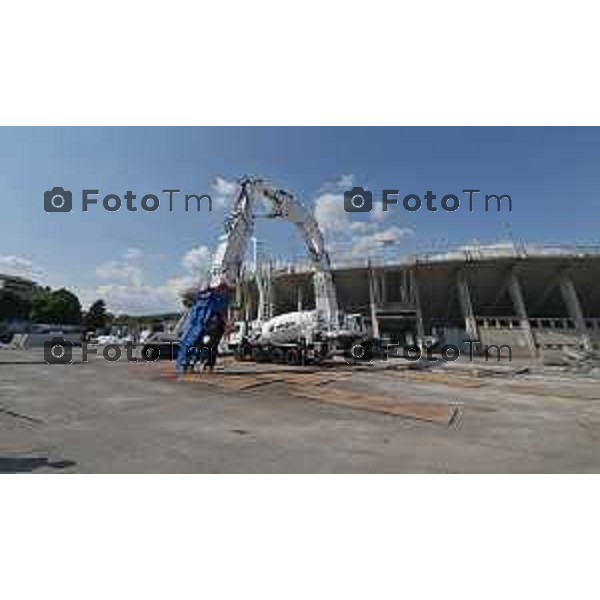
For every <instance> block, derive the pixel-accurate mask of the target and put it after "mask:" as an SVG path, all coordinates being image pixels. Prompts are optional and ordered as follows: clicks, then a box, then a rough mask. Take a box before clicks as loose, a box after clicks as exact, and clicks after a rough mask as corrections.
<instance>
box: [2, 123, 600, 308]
mask: <svg viewBox="0 0 600 600" xmlns="http://www.w3.org/2000/svg"><path fill="white" fill-rule="evenodd" d="M0 164H1V165H2V166H1V169H0V198H1V203H2V213H1V214H2V216H1V219H2V229H1V234H0V272H13V273H20V274H22V275H25V276H28V275H29V276H33V277H34V278H36V279H37V280H38V281H39V282H41V283H47V284H50V285H52V286H67V287H70V288H72V289H75V290H76V291H77V292H78V293H79V294H80V295H81V297H82V300H83V301H84V303H86V302H89V301H91V300H93V299H94V298H95V297H97V296H98V295H103V296H106V298H107V299H108V301H109V305H111V308H113V310H117V311H124V310H127V311H131V312H146V311H152V310H162V309H169V308H176V305H177V289H179V288H180V287H181V286H182V285H185V284H186V283H188V282H190V281H191V280H192V279H193V278H195V277H199V276H200V275H201V272H202V271H203V270H204V269H205V268H206V264H207V262H208V260H209V256H210V251H211V249H213V248H214V244H215V242H216V239H217V236H218V235H219V234H220V232H221V228H222V222H223V219H224V217H225V216H226V212H227V194H226V192H227V191H228V190H229V189H230V182H232V181H234V180H235V179H236V178H238V177H240V176H241V175H244V174H252V175H257V176H262V177H267V178H269V179H270V180H271V181H273V182H274V183H275V184H276V185H278V186H280V187H283V188H285V189H288V190H289V191H292V192H294V193H296V194H297V195H298V196H299V197H300V198H301V199H303V200H304V201H305V202H306V203H307V204H309V205H311V206H312V207H313V208H314V209H315V210H316V211H317V215H318V216H319V219H320V221H321V223H322V225H323V227H324V229H325V231H326V235H327V239H328V240H329V242H330V244H331V247H332V249H333V250H335V251H336V252H339V253H342V252H350V253H352V252H354V253H355V254H356V253H358V254H362V255H364V254H365V253H369V252H370V251H371V248H372V249H373V253H376V252H377V250H376V249H377V248H379V247H380V246H381V244H382V242H383V241H385V242H387V243H388V244H390V243H391V242H393V245H392V246H390V245H388V246H387V248H388V250H387V252H395V253H399V254H402V253H411V252H414V251H415V250H418V249H426V248H428V247H436V248H441V247H443V246H444V245H446V244H457V245H460V244H465V243H470V242H472V241H473V240H479V241H480V242H482V243H494V242H498V241H501V240H506V239H507V238H508V237H509V232H511V233H512V235H513V236H514V238H516V239H522V240H525V241H530V242H555V243H557V242H564V243H574V242H577V243H597V242H598V239H599V237H600V236H599V235H598V234H599V225H600V219H599V215H600V209H599V194H598V190H600V129H595V128H481V127H471V128H439V127H431V128H281V127H268V128H221V127H218V128H150V127H149V128H2V129H0ZM349 182H353V184H355V185H361V186H364V187H365V188H367V189H371V190H373V192H374V197H375V199H377V197H378V195H379V194H380V191H381V189H382V188H396V189H399V190H400V192H401V195H405V194H408V193H417V194H420V195H423V194H424V193H425V192H426V191H427V190H432V191H433V192H434V193H436V194H438V195H439V196H441V195H443V194H450V193H455V194H458V195H460V191H461V190H462V189H464V188H468V187H473V188H478V189H481V190H482V192H483V193H489V194H493V193H496V194H503V193H508V194H510V195H511V196H512V198H513V212H512V213H508V212H506V211H503V212H500V213H496V212H490V213H486V212H485V211H483V210H478V211H476V212H473V213H469V212H468V211H467V210H466V209H463V208H462V207H461V209H459V210H458V211H456V212H454V213H446V212H444V211H442V210H441V209H440V210H438V212H435V213H432V212H429V211H427V210H426V209H424V208H423V209H422V210H421V211H419V212H418V213H406V212H405V211H403V210H402V209H401V208H399V207H396V208H394V207H392V209H391V210H390V211H389V212H388V213H386V214H383V213H381V212H380V211H375V212H374V213H373V214H370V215H347V214H345V213H344V212H343V210H342V209H341V206H342V203H343V195H342V192H343V189H344V187H345V185H347V184H348V183H349ZM54 186H62V187H64V188H66V189H69V190H71V191H72V192H73V197H74V205H75V209H74V211H73V212H72V213H68V214H61V213H57V214H49V213H46V212H45V211H44V209H43V193H44V191H45V190H47V189H50V188H52V187H54ZM168 187H174V188H178V189H181V190H182V191H183V192H185V193H198V194H200V193H210V194H212V195H213V196H216V197H217V202H215V206H214V207H213V208H214V210H213V212H212V213H209V212H208V211H203V212H200V213H193V212H192V213H185V211H184V210H176V211H175V212H173V213H170V212H168V210H165V206H164V205H163V206H161V208H159V210H157V211H156V212H144V211H142V210H138V211H137V212H135V213H129V212H128V211H126V210H125V209H122V210H120V211H119V212H115V213H109V212H106V211H104V210H103V209H102V208H101V207H100V206H95V207H91V208H90V211H89V212H82V211H81V200H80V198H81V190H82V189H83V188H95V189H99V190H100V196H101V197H102V196H103V195H105V194H108V193H116V194H119V195H120V196H123V195H124V194H125V192H126V191H127V190H132V191H133V192H134V193H135V194H137V195H138V201H137V202H138V203H139V197H141V196H142V195H143V194H146V193H158V192H160V190H162V189H164V188H168ZM257 235H258V237H259V238H260V239H264V240H265V242H266V246H267V248H269V249H270V251H271V252H272V253H273V254H274V255H275V256H277V257H285V256H288V257H296V256H300V255H302V254H303V248H302V246H301V244H300V239H299V237H298V235H297V233H296V232H295V231H293V229H291V226H290V225H288V224H287V223H284V222H268V223H264V222H260V221H259V224H258V231H257Z"/></svg>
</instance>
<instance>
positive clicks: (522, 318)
mask: <svg viewBox="0 0 600 600" xmlns="http://www.w3.org/2000/svg"><path fill="white" fill-rule="evenodd" d="M508 291H509V293H510V297H511V300H512V303H513V306H514V309H515V312H516V313H517V317H518V318H519V325H520V326H521V330H522V331H523V332H524V334H525V341H526V343H527V347H528V349H529V352H530V353H531V356H532V357H535V356H536V355H537V348H536V347H535V339H534V338H533V333H532V331H531V325H530V324H529V317H528V316H527V307H526V306H525V298H524V297H523V291H522V290H521V283H520V282H519V278H518V277H517V274H516V273H515V271H514V270H511V271H510V273H509V275H508Z"/></svg>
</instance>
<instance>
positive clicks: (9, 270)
mask: <svg viewBox="0 0 600 600" xmlns="http://www.w3.org/2000/svg"><path fill="white" fill-rule="evenodd" d="M0 273H2V274H3V275H16V276H18V277H25V278H26V279H34V280H36V279H39V278H41V277H43V276H44V270H43V269H42V268H40V267H38V266H37V265H35V264H34V263H33V261H31V260H29V259H28V258H24V257H22V256H14V255H0Z"/></svg>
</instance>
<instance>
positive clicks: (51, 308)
mask: <svg viewBox="0 0 600 600" xmlns="http://www.w3.org/2000/svg"><path fill="white" fill-rule="evenodd" d="M31 318H32V320H33V321H34V322H35V323H52V324H64V325H78V324H79V323H80V322H81V304H80V302H79V299H78V298H77V296H75V294H73V293H72V292H69V290H65V289H60V290H54V291H52V290H51V289H50V288H48V287H46V288H40V289H38V290H37V291H36V293H35V294H34V296H33V301H32V315H31Z"/></svg>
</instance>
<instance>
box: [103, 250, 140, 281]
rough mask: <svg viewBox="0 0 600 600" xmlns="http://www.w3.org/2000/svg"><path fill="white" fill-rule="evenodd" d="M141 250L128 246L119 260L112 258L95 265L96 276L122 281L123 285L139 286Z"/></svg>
mask: <svg viewBox="0 0 600 600" xmlns="http://www.w3.org/2000/svg"><path fill="white" fill-rule="evenodd" d="M141 258H142V252H141V251H140V250H138V249H137V248H128V249H127V250H126V251H125V252H124V253H123V256H122V258H121V259H120V260H113V261H109V262H106V263H103V264H101V265H98V266H97V267H96V276H97V277H98V278H99V279H102V280H105V281H110V280H113V281H117V282H122V283H123V284H125V285H128V286H133V287H140V286H142V284H143V271H142V266H141V264H140V261H141Z"/></svg>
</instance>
